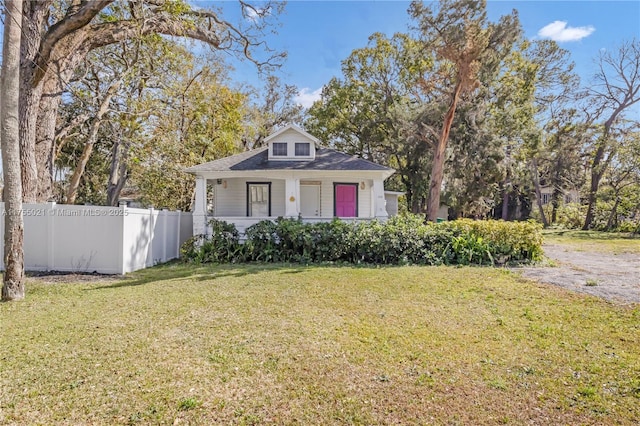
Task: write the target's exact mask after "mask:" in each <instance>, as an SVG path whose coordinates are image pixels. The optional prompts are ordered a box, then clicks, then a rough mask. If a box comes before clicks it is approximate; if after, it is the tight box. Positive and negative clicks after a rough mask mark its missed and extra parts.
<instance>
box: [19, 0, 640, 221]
mask: <svg viewBox="0 0 640 426" xmlns="http://www.w3.org/2000/svg"><path fill="white" fill-rule="evenodd" d="M161 3H162V4H163V5H164V6H163V7H164V8H158V7H156V6H154V4H153V3H152V2H150V3H148V2H133V3H131V2H130V5H133V6H135V7H139V10H138V9H136V8H135V7H133V6H131V7H132V8H129V7H128V6H127V4H126V3H125V2H119V1H116V2H113V3H112V4H110V5H109V6H108V7H106V8H104V9H103V10H101V12H100V14H99V15H96V17H95V18H94V22H97V24H100V25H107V24H111V23H114V22H115V23H118V22H129V21H130V18H131V16H133V15H135V14H138V15H141V14H146V15H144V16H147V17H148V20H149V22H155V21H154V20H153V19H158V16H160V15H161V14H165V15H167V16H169V17H171V19H173V20H177V19H183V18H182V17H183V16H189V17H190V16H193V13H192V12H193V11H191V14H189V13H187V12H189V10H190V9H189V10H187V9H185V10H183V9H181V8H169V7H168V6H169V5H174V6H176V7H177V6H178V5H181V7H182V8H187V7H188V5H187V4H186V3H183V2H170V1H166V2H164V1H163V2H161ZM165 6H166V7H165ZM49 7H50V8H51V11H52V12H55V13H54V14H53V15H52V16H57V15H60V14H61V13H62V12H63V11H64V7H66V6H65V3H64V2H63V3H55V2H54V3H51V4H50V6H49ZM56 8H57V9H56ZM260 10H262V9H260ZM56 11H57V12H56ZM277 12H278V10H277V9H276V8H272V9H270V10H269V11H268V13H266V12H265V21H259V25H263V26H264V27H263V28H262V29H264V28H266V26H267V25H268V23H267V22H266V18H270V19H271V18H274V17H277ZM56 14H57V15H56ZM409 15H410V18H411V29H410V30H409V31H408V32H407V33H402V34H400V33H399V34H395V35H393V36H386V35H384V34H380V33H375V34H372V35H371V37H370V39H369V43H368V44H367V45H366V46H363V47H362V48H359V49H356V50H354V51H353V52H352V53H351V55H349V57H347V58H345V59H344V60H343V62H342V75H341V76H339V77H336V78H334V79H332V80H331V81H329V82H327V84H326V85H325V86H324V89H323V91H322V98H321V100H319V101H318V102H316V103H315V104H314V105H313V106H312V107H311V108H310V109H309V110H308V111H304V110H303V109H302V108H301V107H300V106H299V105H296V103H295V101H294V98H295V96H296V94H297V89H296V88H295V87H292V86H288V85H286V84H285V83H284V82H283V81H281V80H280V79H279V78H277V77H275V76H265V77H264V82H265V84H264V87H263V88H262V89H255V88H250V87H237V86H236V85H234V84H233V82H232V80H231V78H230V75H232V74H231V73H232V70H231V67H230V66H229V65H228V64H227V63H225V61H224V59H223V58H224V56H223V55H224V54H225V53H224V52H225V49H224V48H222V47H220V46H218V48H217V49H213V50H212V52H210V53H206V54H203V55H196V54H194V52H195V51H199V52H202V50H200V49H195V48H194V46H195V45H193V44H186V43H185V42H184V41H180V39H176V38H171V37H166V36H164V35H161V34H158V33H153V32H149V33H148V34H140V35H135V36H134V35H132V36H130V37H127V38H124V39H122V40H119V41H117V42H111V43H108V44H105V45H104V46H100V47H99V48H98V47H96V48H92V49H90V50H88V51H87V52H86V54H84V56H83V57H82V60H78V61H76V62H74V63H73V64H71V65H69V67H72V69H71V71H72V72H67V74H64V75H65V76H67V77H66V80H65V81H64V82H63V83H64V84H60V83H58V85H59V86H61V91H62V93H63V95H60V97H59V102H60V105H59V107H58V108H57V110H56V124H55V132H54V133H55V135H54V136H53V137H52V139H53V141H52V142H51V147H50V149H49V148H47V149H48V151H47V152H48V155H49V157H48V159H46V161H45V160H43V161H42V165H40V163H38V168H37V169H38V173H40V169H41V168H42V169H43V170H45V172H42V173H41V174H44V175H46V174H47V173H46V170H48V169H50V174H51V176H52V181H53V182H54V184H53V186H52V188H51V190H50V191H49V190H44V191H43V190H41V188H40V186H41V187H42V188H45V189H46V188H47V185H40V186H39V189H38V194H39V195H38V197H40V198H42V199H44V198H46V199H56V200H57V201H59V202H67V203H92V204H107V205H115V204H117V203H118V200H120V199H121V198H133V199H137V200H139V201H141V202H142V204H143V205H153V206H155V207H167V208H179V209H184V210H187V209H189V207H190V204H191V202H192V196H193V180H192V178H191V177H190V176H188V175H186V174H185V173H183V172H182V170H183V168H184V167H188V166H191V165H194V164H198V163H202V162H205V161H210V160H213V159H216V158H221V157H224V156H227V155H230V154H233V153H236V152H239V151H242V150H246V149H252V148H255V147H258V146H261V144H262V140H263V139H264V137H265V136H266V135H268V134H269V133H270V132H271V131H273V130H274V129H275V128H277V127H278V126H280V125H282V124H284V123H291V122H293V123H297V124H301V125H303V126H304V127H305V128H306V129H307V130H308V131H309V132H310V133H312V134H314V135H315V136H317V137H319V138H320V139H321V140H323V141H325V142H326V143H327V144H329V145H331V146H333V147H335V148H337V149H340V150H343V151H346V152H348V153H351V154H354V155H358V156H361V157H363V158H367V159H370V160H373V161H376V162H379V163H382V164H386V165H389V166H391V167H393V168H395V169H396V170H397V173H396V174H395V175H394V176H393V177H392V178H391V180H390V182H389V183H388V187H389V188H390V189H395V190H400V191H405V193H406V196H405V198H404V199H405V204H404V205H405V207H406V209H407V210H408V211H409V212H413V213H421V214H424V213H427V214H429V212H430V211H432V208H433V206H434V205H436V206H437V205H438V204H440V203H444V204H446V205H448V206H449V207H450V211H449V214H450V217H452V218H456V217H474V218H477V217H493V218H502V219H506V220H514V219H526V218H530V217H533V218H536V219H538V220H540V221H541V222H542V223H543V224H544V225H549V224H562V225H565V226H570V227H584V228H598V229H623V230H635V229H637V227H638V223H639V222H640V128H639V127H638V123H639V121H638V115H639V111H640V108H639V107H638V100H640V94H639V92H640V43H639V42H638V40H629V41H621V42H620V44H619V45H618V46H615V49H612V50H606V51H602V52H594V61H595V64H596V66H595V67H594V75H593V79H591V80H589V81H584V82H581V81H580V79H579V77H578V75H577V74H576V73H575V71H574V64H573V62H572V61H571V58H570V55H569V52H568V51H566V50H564V49H562V48H560V47H559V46H558V45H557V44H556V43H555V42H553V41H549V40H536V41H531V40H527V39H525V38H524V37H523V34H522V30H521V27H520V24H519V21H518V16H517V13H516V12H515V11H514V13H513V14H511V15H507V16H504V17H502V18H501V19H500V20H498V22H490V21H489V20H488V19H487V16H486V4H485V2H484V1H450V0H447V1H441V2H438V3H429V4H427V5H425V4H423V3H421V2H414V3H412V5H411V7H410V9H409ZM60 16H62V15H60ZM184 19H186V18H184ZM189 19H191V18H189ZM207 22H209V21H207V20H206V19H204V20H198V21H194V22H190V21H186V23H185V25H187V24H188V25H191V26H195V27H196V28H200V27H202V28H203V31H204V29H205V28H206V25H207ZM247 22H249V21H247ZM209 25H211V24H210V23H209ZM161 30H162V28H160V30H159V31H160V32H162V31H161ZM248 31H249V30H247V33H246V34H253V33H250V32H248ZM230 34H231V35H229V36H228V37H230V38H229V39H230V40H231V41H230V44H229V46H231V47H233V46H234V45H233V44H232V41H233V37H232V36H234V34H233V33H230ZM240 35H243V34H240ZM235 36H236V37H239V36H238V34H235ZM252 37H253V38H250V40H251V41H252V43H253V45H256V46H257V45H259V44H260V41H261V39H260V36H259V35H255V34H253V35H252ZM239 40H241V38H239ZM231 47H230V48H229V49H228V50H229V51H232V50H233V49H232V48H231ZM236 50H241V49H236ZM279 59H281V57H279ZM276 62H277V61H276ZM67 71H68V70H67ZM43 114H44V113H43V112H42V111H41V112H40V113H39V115H41V116H42V115H43ZM40 128H46V126H40V127H38V128H37V129H36V130H39V129H40ZM36 133H37V132H36ZM37 146H39V145H37ZM37 146H36V147H37ZM37 158H39V157H37ZM41 166H42V167H41ZM23 180H24V179H23ZM40 181H42V178H41V179H40ZM25 191H26V190H25ZM572 194H573V195H576V196H575V197H574V199H571V198H570V197H569V196H570V195H572ZM25 199H26V198H25ZM567 201H573V202H572V203H567ZM430 208H431V210H430Z"/></svg>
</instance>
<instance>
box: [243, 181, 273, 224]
mask: <svg viewBox="0 0 640 426" xmlns="http://www.w3.org/2000/svg"><path fill="white" fill-rule="evenodd" d="M247 216H250V217H269V216H271V182H247Z"/></svg>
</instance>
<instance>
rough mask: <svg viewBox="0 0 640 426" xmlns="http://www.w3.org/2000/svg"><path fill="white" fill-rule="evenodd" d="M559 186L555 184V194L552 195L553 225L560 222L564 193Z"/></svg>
mask: <svg viewBox="0 0 640 426" xmlns="http://www.w3.org/2000/svg"><path fill="white" fill-rule="evenodd" d="M558 185H559V184H558V183H556V184H554V186H553V193H552V194H551V223H556V221H557V220H558V208H559V207H560V197H561V196H562V195H563V192H562V190H561V189H560V187H559V186H558Z"/></svg>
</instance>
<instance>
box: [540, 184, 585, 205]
mask: <svg viewBox="0 0 640 426" xmlns="http://www.w3.org/2000/svg"><path fill="white" fill-rule="evenodd" d="M540 196H541V197H542V205H547V204H549V203H551V199H552V197H553V187H552V186H543V187H541V188H540ZM562 201H563V202H564V204H569V203H579V202H580V192H579V191H578V190H577V189H575V188H574V189H562Z"/></svg>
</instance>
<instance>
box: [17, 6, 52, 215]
mask: <svg viewBox="0 0 640 426" xmlns="http://www.w3.org/2000/svg"><path fill="white" fill-rule="evenodd" d="M50 3H51V1H42V2H34V1H28V2H25V3H24V8H23V11H24V14H23V16H22V39H21V40H20V50H21V64H20V102H19V105H20V112H19V122H20V130H19V131H20V163H21V168H22V197H23V198H22V200H23V202H25V203H35V202H36V196H37V190H38V169H37V161H36V156H35V143H36V124H37V118H38V108H39V105H40V98H41V94H42V84H36V85H34V84H32V83H33V76H34V73H35V63H36V58H37V57H38V50H39V48H40V39H41V37H42V31H43V28H44V26H45V23H46V20H47V18H48V16H49V6H50Z"/></svg>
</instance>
